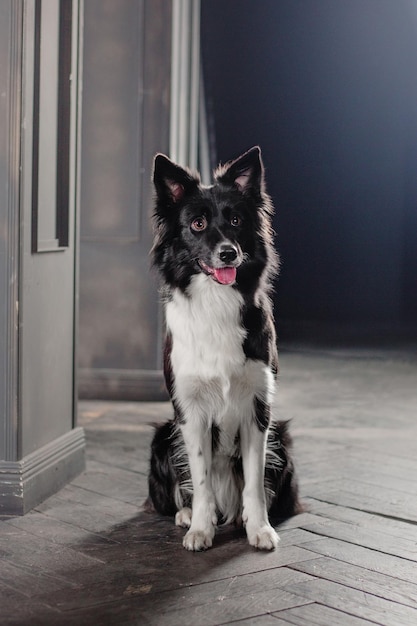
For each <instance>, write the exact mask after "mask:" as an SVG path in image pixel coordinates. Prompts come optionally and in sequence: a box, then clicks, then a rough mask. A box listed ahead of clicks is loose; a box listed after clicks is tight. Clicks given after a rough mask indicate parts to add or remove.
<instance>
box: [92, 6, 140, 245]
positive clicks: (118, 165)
mask: <svg viewBox="0 0 417 626" xmlns="http://www.w3.org/2000/svg"><path fill="white" fill-rule="evenodd" d="M84 21H85V38H84V55H83V56H84V70H83V82H84V89H83V125H82V137H83V143H82V161H83V172H84V175H83V176H82V179H81V195H82V202H83V207H86V208H84V210H83V211H82V213H81V237H82V238H86V237H92V238H94V239H97V238H99V239H103V238H104V239H108V238H110V239H113V238H119V237H123V238H127V239H132V238H135V239H138V238H139V236H140V233H139V188H138V185H137V180H138V174H139V171H140V167H141V163H140V138H141V133H142V128H141V125H142V102H143V85H142V78H143V51H142V48H143V32H142V30H143V0H135V1H132V0H117V1H116V2H115V1H114V0H89V1H88V2H87V3H86V4H85V14H84Z"/></svg>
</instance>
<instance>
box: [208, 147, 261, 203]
mask: <svg viewBox="0 0 417 626" xmlns="http://www.w3.org/2000/svg"><path fill="white" fill-rule="evenodd" d="M215 176H216V180H217V181H219V182H221V183H223V184H225V185H230V186H234V187H237V189H239V191H241V192H242V193H244V194H247V193H255V195H259V194H260V193H261V192H262V191H263V189H264V166H263V163H262V157H261V149H260V148H259V146H255V147H253V148H251V149H250V150H248V151H247V152H245V153H244V154H242V155H241V156H240V157H238V158H237V159H235V160H234V161H230V162H229V163H226V165H223V166H221V167H219V169H218V170H217V172H216V175H215Z"/></svg>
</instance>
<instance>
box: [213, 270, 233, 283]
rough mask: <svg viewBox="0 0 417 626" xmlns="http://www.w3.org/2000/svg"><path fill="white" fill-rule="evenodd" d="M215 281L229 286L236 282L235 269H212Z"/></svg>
mask: <svg viewBox="0 0 417 626" xmlns="http://www.w3.org/2000/svg"><path fill="white" fill-rule="evenodd" d="M214 277H215V279H216V280H217V281H218V282H219V283H221V284H222V285H230V284H231V283H234V282H235V280H236V268H235V267H218V268H215V269H214Z"/></svg>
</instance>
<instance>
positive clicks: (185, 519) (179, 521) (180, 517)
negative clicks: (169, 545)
mask: <svg viewBox="0 0 417 626" xmlns="http://www.w3.org/2000/svg"><path fill="white" fill-rule="evenodd" d="M191 517H192V511H191V509H190V508H188V506H186V507H184V508H183V509H181V510H180V511H178V512H177V513H176V515H175V525H176V526H181V527H182V528H190V526H191Z"/></svg>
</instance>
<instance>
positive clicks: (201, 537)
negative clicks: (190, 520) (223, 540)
mask: <svg viewBox="0 0 417 626" xmlns="http://www.w3.org/2000/svg"><path fill="white" fill-rule="evenodd" d="M213 537H214V529H213V530H212V531H211V530H210V531H205V530H189V531H188V533H187V534H186V535H185V537H184V540H183V542H182V545H183V546H184V548H186V549H187V550H192V551H194V552H199V551H201V550H207V548H211V546H212V543H213Z"/></svg>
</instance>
